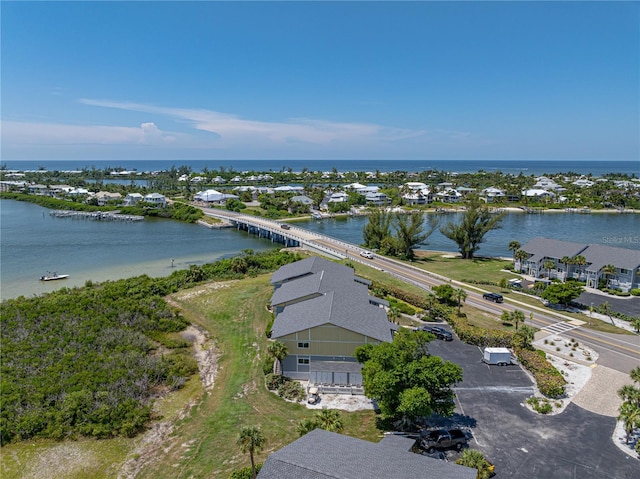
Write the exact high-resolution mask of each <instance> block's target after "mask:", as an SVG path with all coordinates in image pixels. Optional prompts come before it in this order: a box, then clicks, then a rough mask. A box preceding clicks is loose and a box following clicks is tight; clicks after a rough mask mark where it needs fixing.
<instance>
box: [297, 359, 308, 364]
mask: <svg viewBox="0 0 640 479" xmlns="http://www.w3.org/2000/svg"><path fill="white" fill-rule="evenodd" d="M298 364H309V358H298Z"/></svg>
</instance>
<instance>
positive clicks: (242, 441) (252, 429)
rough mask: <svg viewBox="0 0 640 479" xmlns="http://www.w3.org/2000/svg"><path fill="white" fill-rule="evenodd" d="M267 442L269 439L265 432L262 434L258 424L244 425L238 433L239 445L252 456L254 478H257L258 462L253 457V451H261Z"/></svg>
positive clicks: (252, 475) (252, 474)
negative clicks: (266, 437)
mask: <svg viewBox="0 0 640 479" xmlns="http://www.w3.org/2000/svg"><path fill="white" fill-rule="evenodd" d="M266 442H267V440H266V439H265V437H264V434H262V431H261V430H260V428H259V427H256V426H247V427H243V428H242V430H241V431H240V434H239V435H238V442H237V444H238V446H240V449H241V450H242V452H248V453H249V457H250V458H251V477H252V479H256V463H255V461H254V459H253V453H254V452H260V451H261V450H262V448H263V447H264V445H265V443H266Z"/></svg>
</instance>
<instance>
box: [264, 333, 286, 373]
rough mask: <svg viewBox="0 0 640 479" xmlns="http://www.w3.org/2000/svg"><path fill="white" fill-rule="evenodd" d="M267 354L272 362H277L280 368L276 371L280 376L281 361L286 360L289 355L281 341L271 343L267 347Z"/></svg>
mask: <svg viewBox="0 0 640 479" xmlns="http://www.w3.org/2000/svg"><path fill="white" fill-rule="evenodd" d="M267 352H268V353H269V355H270V356H271V357H273V359H274V360H276V361H278V366H280V367H279V368H278V369H279V371H280V374H282V360H283V359H284V358H286V357H287V354H288V353H289V351H288V350H287V346H286V345H285V344H284V343H283V342H282V341H273V342H271V343H269V346H267Z"/></svg>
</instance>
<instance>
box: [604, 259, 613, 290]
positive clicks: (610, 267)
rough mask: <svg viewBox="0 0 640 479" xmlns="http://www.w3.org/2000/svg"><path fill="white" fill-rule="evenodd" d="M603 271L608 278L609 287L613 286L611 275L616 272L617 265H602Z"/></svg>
mask: <svg viewBox="0 0 640 479" xmlns="http://www.w3.org/2000/svg"><path fill="white" fill-rule="evenodd" d="M602 272H603V273H604V275H605V277H606V278H607V288H609V287H610V286H611V276H614V275H615V274H616V267H615V266H614V265H612V264H607V265H604V266H603V267H602Z"/></svg>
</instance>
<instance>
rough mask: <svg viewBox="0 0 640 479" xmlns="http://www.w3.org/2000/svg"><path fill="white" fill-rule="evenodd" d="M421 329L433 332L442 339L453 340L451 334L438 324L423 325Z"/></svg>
mask: <svg viewBox="0 0 640 479" xmlns="http://www.w3.org/2000/svg"><path fill="white" fill-rule="evenodd" d="M422 329H423V331H426V332H427V333H431V334H433V335H434V336H435V337H436V338H438V339H444V340H445V341H453V334H451V333H450V332H449V331H447V330H446V329H444V328H441V327H440V326H425V327H424V328H422Z"/></svg>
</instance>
